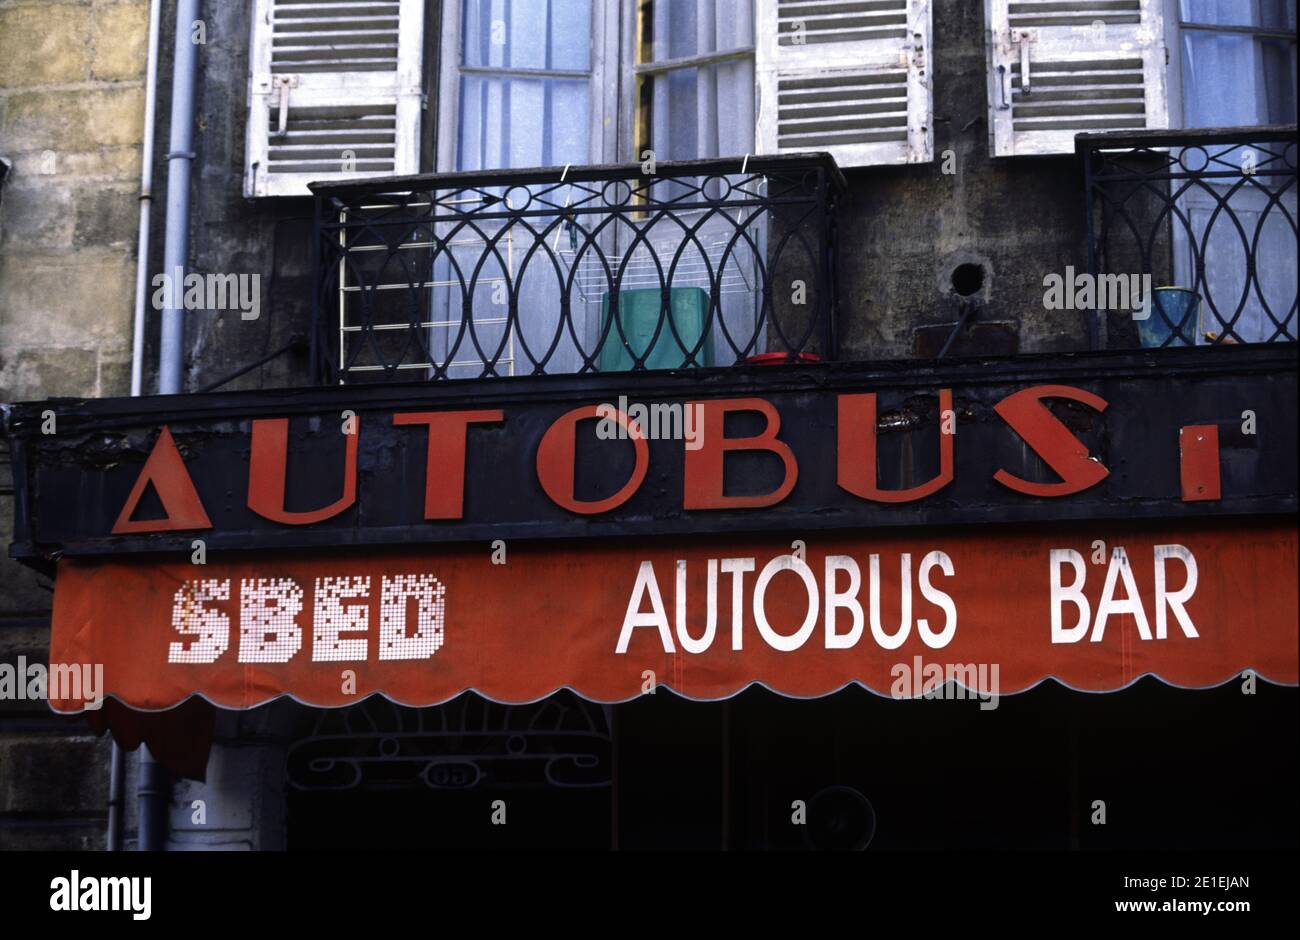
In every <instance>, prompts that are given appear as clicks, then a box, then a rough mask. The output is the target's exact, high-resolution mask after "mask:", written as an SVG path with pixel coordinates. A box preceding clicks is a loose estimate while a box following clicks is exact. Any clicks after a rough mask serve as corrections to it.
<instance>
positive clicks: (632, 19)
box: [597, 0, 758, 161]
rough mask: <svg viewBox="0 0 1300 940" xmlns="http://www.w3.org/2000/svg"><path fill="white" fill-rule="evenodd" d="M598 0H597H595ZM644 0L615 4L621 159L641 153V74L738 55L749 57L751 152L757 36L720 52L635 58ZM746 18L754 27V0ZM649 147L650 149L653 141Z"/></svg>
mask: <svg viewBox="0 0 1300 940" xmlns="http://www.w3.org/2000/svg"><path fill="white" fill-rule="evenodd" d="M597 2H599V0H597ZM645 2H646V0H620V2H619V4H618V6H619V8H620V11H621V12H622V18H623V26H622V29H621V30H620V33H621V43H620V48H619V53H620V56H621V58H620V60H619V69H618V72H619V81H620V84H621V85H623V86H625V87H624V88H623V91H622V94H621V95H620V97H619V105H620V110H619V124H620V131H619V135H618V140H619V153H621V154H624V155H625V157H624V159H626V160H631V161H639V160H641V159H642V158H641V153H642V152H643V149H644V148H645V146H646V145H645V143H644V142H643V141H641V140H640V132H641V128H640V107H639V104H638V99H639V97H640V93H641V77H642V76H643V75H666V74H668V73H669V72H672V71H676V70H677V69H686V68H699V67H701V66H705V65H716V64H719V63H723V62H733V61H737V60H740V59H746V58H747V59H749V61H750V62H751V63H753V74H754V88H753V95H754V114H755V124H754V128H753V137H754V143H753V144H752V145H751V146H752V149H753V152H755V153H757V151H758V124H757V113H758V51H757V50H758V42H757V38H755V39H754V40H752V41H751V42H750V44H749V45H748V46H744V47H739V48H735V49H727V50H724V51H721V52H708V53H700V54H696V55H693V56H688V57H685V58H681V59H663V60H659V61H654V62H646V63H643V62H641V61H640V60H639V56H640V48H641V43H640V25H641V17H640V7H641V5H642V4H643V3H645ZM749 3H750V7H751V11H750V22H751V23H753V24H754V26H755V28H757V18H758V3H757V2H756V0H749ZM650 149H651V150H654V145H653V142H651V144H650ZM656 156H657V157H659V158H662V154H659V153H658V152H657V151H656ZM718 156H719V157H739V156H744V154H738V153H737V154H731V153H721V154H718Z"/></svg>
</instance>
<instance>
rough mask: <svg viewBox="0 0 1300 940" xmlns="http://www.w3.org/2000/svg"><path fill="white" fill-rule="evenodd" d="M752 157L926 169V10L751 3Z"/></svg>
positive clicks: (821, 0)
mask: <svg viewBox="0 0 1300 940" xmlns="http://www.w3.org/2000/svg"><path fill="white" fill-rule="evenodd" d="M756 2H757V16H756V18H755V25H756V35H757V43H756V45H755V56H756V68H757V73H758V92H759V101H758V118H757V125H758V126H757V128H756V133H755V139H756V140H757V142H758V144H757V146H758V151H759V152H760V153H765V154H770V153H793V152H799V151H809V150H825V151H829V152H830V153H831V154H832V155H833V156H834V157H835V160H836V162H837V163H839V165H840V166H870V165H877V164H895V163H925V162H928V161H930V160H933V159H934V144H933V140H934V137H933V128H932V121H931V114H932V112H933V109H934V95H933V92H932V89H931V73H932V69H931V64H930V0H756Z"/></svg>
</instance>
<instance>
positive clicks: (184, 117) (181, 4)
mask: <svg viewBox="0 0 1300 940" xmlns="http://www.w3.org/2000/svg"><path fill="white" fill-rule="evenodd" d="M198 18H199V0H177V2H176V44H175V50H176V54H175V61H174V62H173V64H172V115H171V141H170V144H169V146H168V149H167V224H166V238H165V240H164V242H163V272H164V273H165V274H166V275H167V276H168V277H170V278H173V279H174V278H175V275H176V274H177V272H178V271H179V272H180V273H181V274H182V275H183V274H184V269H185V262H186V260H187V259H188V255H189V227H190V164H191V162H192V161H193V160H194V150H193V147H194V84H195V77H196V76H197V74H198V64H199V53H198V46H197V45H196V44H195V43H194V42H193V40H192V39H191V35H190V29H191V27H192V25H193V24H194V22H195V21H196V20H198ZM172 288H173V289H172V290H171V291H169V292H168V293H170V294H171V295H172V296H170V297H169V298H167V299H168V300H171V301H175V300H176V299H177V297H178V295H179V296H183V294H184V280H183V277H182V283H180V284H176V283H173V284H172ZM184 341H185V312H184V310H183V309H181V308H179V307H176V306H167V307H164V308H163V315H162V343H161V349H160V351H159V356H158V391H159V393H160V394H163V395H176V394H179V393H180V392H181V373H182V366H183V364H184V357H185V350H184ZM137 795H138V798H139V805H140V834H139V848H140V850H141V851H143V852H156V851H161V850H162V849H164V848H166V845H167V803H168V802H169V801H170V799H171V783H170V781H169V780H168V779H167V771H166V769H165V768H164V767H163V766H162V765H161V764H159V763H158V762H157V761H155V760H154V759H153V755H152V754H150V753H149V748H148V747H147V746H146V745H144V744H141V745H140V780H139V785H138V794H137Z"/></svg>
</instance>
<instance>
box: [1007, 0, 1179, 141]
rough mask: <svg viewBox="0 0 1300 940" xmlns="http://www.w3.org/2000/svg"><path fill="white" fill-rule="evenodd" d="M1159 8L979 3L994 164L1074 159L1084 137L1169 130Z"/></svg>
mask: <svg viewBox="0 0 1300 940" xmlns="http://www.w3.org/2000/svg"><path fill="white" fill-rule="evenodd" d="M1161 2H1162V0H985V4H984V13H985V23H986V25H987V26H988V29H989V33H988V41H987V47H988V89H989V146H990V147H991V149H992V153H993V155H994V156H995V157H1006V156H1015V155H1025V154H1048V153H1073V152H1074V135H1075V134H1078V133H1081V132H1084V131H1113V130H1142V129H1144V128H1163V127H1168V126H1169V103H1168V96H1167V94H1166V89H1165V37H1164V17H1163V16H1162V15H1161V12H1160V4H1161ZM1026 69H1027V70H1028V76H1027V78H1028V80H1026Z"/></svg>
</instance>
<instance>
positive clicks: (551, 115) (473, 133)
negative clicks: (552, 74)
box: [457, 75, 589, 170]
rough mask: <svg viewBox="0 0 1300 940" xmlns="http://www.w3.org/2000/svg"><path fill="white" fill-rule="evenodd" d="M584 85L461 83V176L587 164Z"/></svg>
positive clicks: (484, 79) (476, 79)
mask: <svg viewBox="0 0 1300 940" xmlns="http://www.w3.org/2000/svg"><path fill="white" fill-rule="evenodd" d="M588 94H589V92H588V83H587V81H585V80H583V79H558V78H547V79H536V78H504V77H503V78H495V77H491V76H480V75H465V76H462V78H461V99H460V148H459V150H460V152H459V156H458V160H457V163H458V167H459V169H462V170H495V169H504V168H510V167H516V168H517V167H532V166H553V165H557V164H561V163H586V162H587V127H588V124H587V120H588V117H587V116H588V110H587V107H588Z"/></svg>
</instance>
